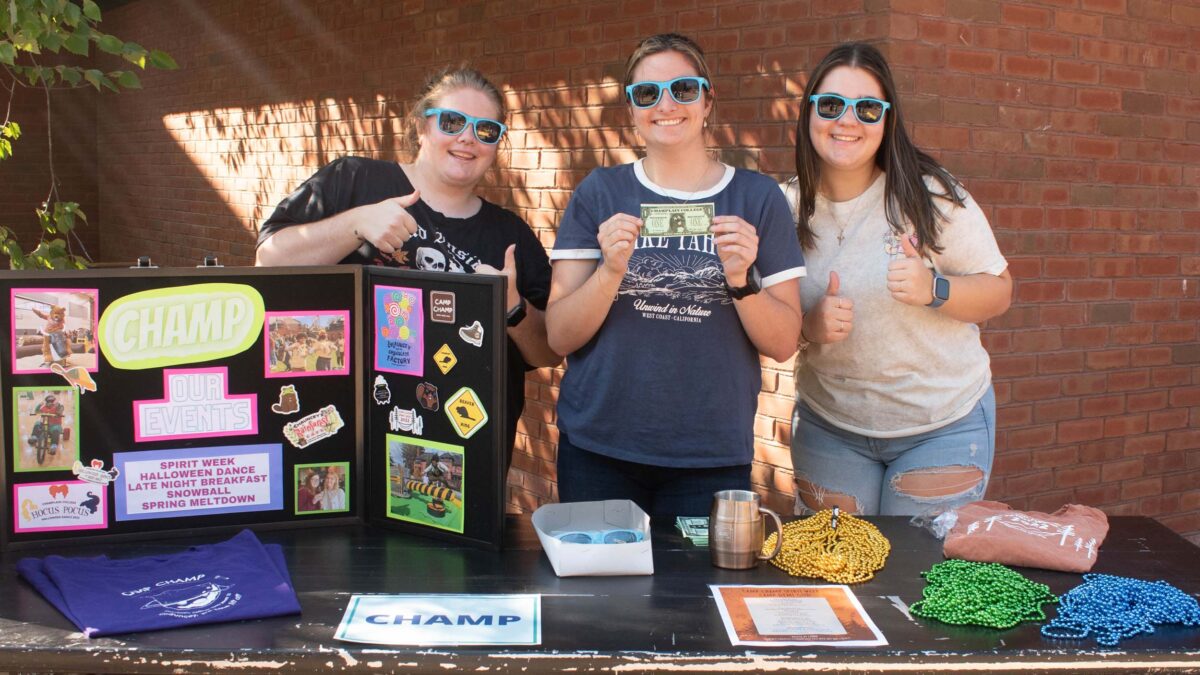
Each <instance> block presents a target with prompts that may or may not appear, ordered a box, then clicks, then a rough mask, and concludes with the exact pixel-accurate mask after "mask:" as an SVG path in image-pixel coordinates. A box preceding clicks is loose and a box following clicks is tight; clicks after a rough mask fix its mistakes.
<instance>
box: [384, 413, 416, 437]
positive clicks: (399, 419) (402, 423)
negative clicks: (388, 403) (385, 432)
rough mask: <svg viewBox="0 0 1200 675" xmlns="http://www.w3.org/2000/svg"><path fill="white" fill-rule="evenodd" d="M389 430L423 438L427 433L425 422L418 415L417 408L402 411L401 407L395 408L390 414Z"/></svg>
mask: <svg viewBox="0 0 1200 675" xmlns="http://www.w3.org/2000/svg"><path fill="white" fill-rule="evenodd" d="M388 428H390V429H391V430H392V431H407V432H409V433H411V434H415V435H417V436H422V435H424V433H425V420H424V419H423V418H422V417H421V416H420V415H419V414H418V413H417V409H416V408H409V409H408V410H402V409H401V408H400V406H393V407H392V411H391V412H390V413H388Z"/></svg>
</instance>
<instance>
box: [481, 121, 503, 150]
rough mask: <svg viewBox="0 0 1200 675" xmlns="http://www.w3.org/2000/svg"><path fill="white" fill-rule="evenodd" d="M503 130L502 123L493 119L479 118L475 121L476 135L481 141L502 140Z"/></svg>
mask: <svg viewBox="0 0 1200 675" xmlns="http://www.w3.org/2000/svg"><path fill="white" fill-rule="evenodd" d="M502 133H503V131H502V130H501V129H500V125H499V124H497V123H496V122H493V121H491V120H478V121H476V122H475V137H476V138H478V139H479V142H480V143H488V144H492V143H497V142H499V141H500V136H501V134H502Z"/></svg>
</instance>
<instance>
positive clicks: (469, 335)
mask: <svg viewBox="0 0 1200 675" xmlns="http://www.w3.org/2000/svg"><path fill="white" fill-rule="evenodd" d="M458 337H460V338H462V339H463V342H466V343H467V344H469V345H471V346H473V347H482V346H483V324H481V323H479V321H478V320H476V321H475V322H474V323H472V324H471V325H469V326H463V327H462V328H459V329H458Z"/></svg>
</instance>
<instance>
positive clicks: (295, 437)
mask: <svg viewBox="0 0 1200 675" xmlns="http://www.w3.org/2000/svg"><path fill="white" fill-rule="evenodd" d="M343 426H345V422H343V421H342V415H341V414H340V413H339V412H338V410H337V408H335V407H333V405H332V404H331V405H327V406H325V407H324V408H321V409H320V410H318V411H317V412H315V413H313V414H311V415H307V416H305V417H301V418H300V419H298V420H296V421H295V422H288V423H287V424H286V425H285V426H284V427H283V435H284V437H286V438H287V439H288V442H289V443H291V444H292V445H294V446H296V447H297V448H307V447H308V446H310V445H312V444H313V443H316V442H317V441H320V440H323V439H326V438H329V437H330V436H332V435H334V434H336V433H337V432H338V430H339V429H341V428H342V427H343Z"/></svg>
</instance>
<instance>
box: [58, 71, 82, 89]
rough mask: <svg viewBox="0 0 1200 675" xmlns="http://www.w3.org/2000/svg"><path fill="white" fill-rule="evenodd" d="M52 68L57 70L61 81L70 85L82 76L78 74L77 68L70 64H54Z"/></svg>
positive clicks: (76, 82)
mask: <svg viewBox="0 0 1200 675" xmlns="http://www.w3.org/2000/svg"><path fill="white" fill-rule="evenodd" d="M54 69H55V70H57V71H58V76H59V77H60V78H62V80H63V82H66V83H67V84H69V85H71V86H72V87H74V86H75V85H77V84H79V81H80V80H81V79H83V76H82V75H80V74H79V68H75V67H72V66H56V67H55V68H54Z"/></svg>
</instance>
